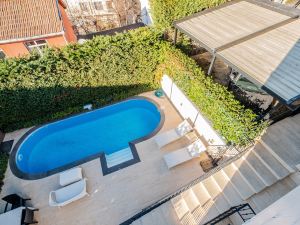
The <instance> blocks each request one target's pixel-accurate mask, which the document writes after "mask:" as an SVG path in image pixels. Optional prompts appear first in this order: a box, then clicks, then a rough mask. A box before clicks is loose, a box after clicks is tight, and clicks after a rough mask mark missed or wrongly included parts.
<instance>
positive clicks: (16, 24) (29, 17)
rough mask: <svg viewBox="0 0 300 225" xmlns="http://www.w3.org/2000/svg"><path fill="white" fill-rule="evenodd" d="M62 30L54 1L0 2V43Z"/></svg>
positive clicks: (8, 0)
mask: <svg viewBox="0 0 300 225" xmlns="http://www.w3.org/2000/svg"><path fill="white" fill-rule="evenodd" d="M62 30H63V27H62V22H61V20H60V18H59V13H58V9H57V3H56V0H0V41H4V40H10V39H22V38H28V37H33V36H39V35H46V34H51V33H58V32H61V31H62Z"/></svg>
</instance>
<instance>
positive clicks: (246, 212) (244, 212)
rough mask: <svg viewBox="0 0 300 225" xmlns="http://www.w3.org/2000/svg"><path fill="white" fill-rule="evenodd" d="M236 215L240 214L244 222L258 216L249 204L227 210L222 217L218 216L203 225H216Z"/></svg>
mask: <svg viewBox="0 0 300 225" xmlns="http://www.w3.org/2000/svg"><path fill="white" fill-rule="evenodd" d="M235 213H238V214H239V216H240V217H241V219H242V220H243V221H244V222H246V221H247V220H249V219H251V218H252V217H253V216H255V215H256V213H255V212H254V210H253V209H252V207H251V206H250V205H249V203H245V204H241V205H237V206H233V207H231V208H230V209H228V210H226V211H225V212H223V213H221V214H220V215H218V216H216V217H215V218H213V219H211V220H210V221H208V222H206V223H204V224H203V225H215V224H217V223H219V222H221V221H222V220H225V219H226V218H228V217H229V216H231V215H233V214H235Z"/></svg>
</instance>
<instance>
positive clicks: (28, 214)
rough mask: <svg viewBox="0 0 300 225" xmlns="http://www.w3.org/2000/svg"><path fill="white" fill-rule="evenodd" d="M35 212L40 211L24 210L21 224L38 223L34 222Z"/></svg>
mask: <svg viewBox="0 0 300 225" xmlns="http://www.w3.org/2000/svg"><path fill="white" fill-rule="evenodd" d="M35 211H38V209H31V208H30V209H29V208H25V209H23V211H22V220H21V224H22V225H23V224H24V225H27V224H35V223H38V222H37V221H36V220H34V212H35Z"/></svg>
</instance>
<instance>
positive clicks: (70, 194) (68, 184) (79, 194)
mask: <svg viewBox="0 0 300 225" xmlns="http://www.w3.org/2000/svg"><path fill="white" fill-rule="evenodd" d="M59 184H60V185H61V186H62V188H60V189H58V190H56V191H51V192H50V194H49V205H50V206H64V205H67V204H69V203H71V202H73V201H76V200H78V199H80V198H83V197H84V196H86V195H88V193H87V191H86V179H85V178H83V176H82V168H79V167H77V168H73V169H70V170H67V171H65V172H62V173H60V174H59Z"/></svg>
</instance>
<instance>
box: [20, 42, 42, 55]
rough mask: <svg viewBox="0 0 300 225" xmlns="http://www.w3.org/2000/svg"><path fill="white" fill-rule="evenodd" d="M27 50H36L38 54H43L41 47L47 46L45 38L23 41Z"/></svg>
mask: <svg viewBox="0 0 300 225" xmlns="http://www.w3.org/2000/svg"><path fill="white" fill-rule="evenodd" d="M25 45H26V47H27V48H28V50H29V52H34V51H37V52H38V53H39V54H41V55H42V54H43V49H44V48H45V47H46V46H47V42H46V40H37V41H29V42H26V43H25Z"/></svg>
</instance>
